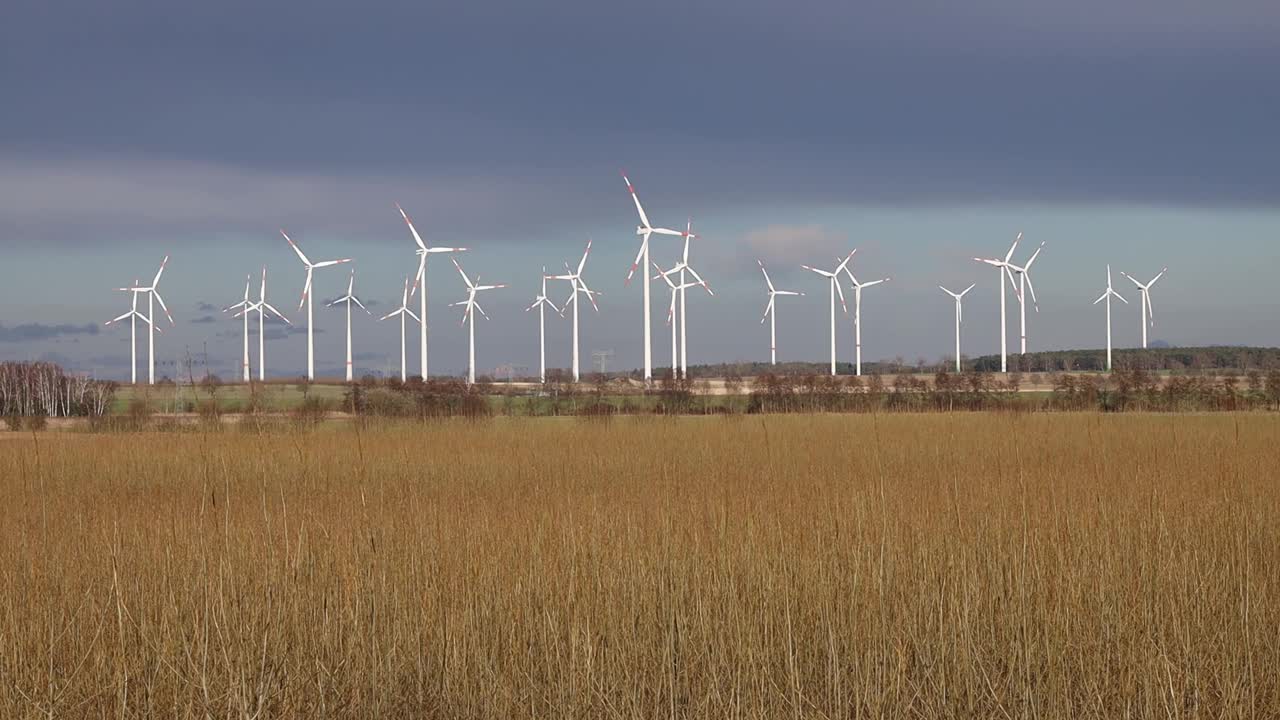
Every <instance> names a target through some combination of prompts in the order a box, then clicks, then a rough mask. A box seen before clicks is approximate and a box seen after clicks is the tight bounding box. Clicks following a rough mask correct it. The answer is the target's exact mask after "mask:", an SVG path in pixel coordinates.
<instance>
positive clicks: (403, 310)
mask: <svg viewBox="0 0 1280 720" xmlns="http://www.w3.org/2000/svg"><path fill="white" fill-rule="evenodd" d="M350 311H351V309H350V306H348V308H347V312H350ZM397 315H399V316H400V382H404V381H405V380H408V379H409V378H408V374H407V373H408V368H407V367H406V363H405V342H404V319H405V317H406V316H407V317H411V318H413V319H414V320H418V316H417V315H414V314H413V311H412V310H410V309H409V278H408V277H405V279H404V294H403V295H401V296H400V307H398V308H396V309H395V310H392V311H391V312H389V313H387V314H386V315H383V316H382V317H380V318H378V322H382V321H383V320H386V319H387V318H393V317H395V316H397Z"/></svg>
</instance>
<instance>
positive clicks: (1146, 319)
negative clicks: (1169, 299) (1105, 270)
mask: <svg viewBox="0 0 1280 720" xmlns="http://www.w3.org/2000/svg"><path fill="white" fill-rule="evenodd" d="M1167 272H1169V268H1164V269H1163V270H1161V271H1160V272H1159V273H1158V274H1157V275H1156V276H1155V277H1153V278H1151V279H1150V280H1149V281H1147V282H1146V283H1145V284H1143V283H1140V282H1138V281H1137V280H1135V279H1134V278H1133V276H1132V275H1130V274H1128V273H1126V272H1123V271H1122V272H1121V273H1120V274H1121V275H1124V276H1125V277H1127V278H1129V280H1130V281H1131V282H1132V283H1133V284H1134V285H1137V286H1138V292H1139V293H1140V294H1141V295H1142V348H1143V349H1144V350H1145V349H1146V347H1147V325H1150V326H1151V327H1155V326H1156V316H1155V310H1153V309H1152V307H1151V286H1153V285H1155V284H1156V281H1157V280H1159V279H1160V278H1162V277H1164V274H1165V273H1167Z"/></svg>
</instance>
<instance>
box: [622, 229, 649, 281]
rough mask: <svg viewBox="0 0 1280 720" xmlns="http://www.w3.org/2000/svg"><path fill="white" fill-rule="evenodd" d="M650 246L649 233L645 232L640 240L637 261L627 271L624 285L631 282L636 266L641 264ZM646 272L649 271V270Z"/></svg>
mask: <svg viewBox="0 0 1280 720" xmlns="http://www.w3.org/2000/svg"><path fill="white" fill-rule="evenodd" d="M648 246H649V234H648V233H645V236H644V239H643V240H641V241H640V249H639V250H638V251H636V259H635V262H633V263H631V269H630V270H628V271H627V281H626V282H624V283H622V286H623V287H626V286H628V285H630V284H631V276H632V275H635V274H636V268H637V267H639V266H640V259H641V258H643V257H644V249H645V248H646V247H648ZM645 272H647V270H646V271H645Z"/></svg>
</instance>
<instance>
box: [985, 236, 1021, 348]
mask: <svg viewBox="0 0 1280 720" xmlns="http://www.w3.org/2000/svg"><path fill="white" fill-rule="evenodd" d="M1021 240H1022V233H1018V236H1017V237H1016V238H1014V239H1013V244H1012V245H1010V246H1009V252H1007V253H1005V254H1004V259H1000V258H980V257H976V258H974V260H976V261H978V262H980V263H986V264H988V265H994V266H995V268H996V271H997V272H999V273H1000V284H999V285H997V286H996V287H997V288H998V289H999V291H1000V372H1008V371H1009V345H1008V343H1009V339H1008V337H1007V335H1008V333H1007V331H1006V330H1005V290H1004V281H1005V276H1006V275H1007V276H1008V277H1009V283H1010V284H1012V285H1013V286H1014V289H1015V290H1016V289H1017V287H1018V286H1017V284H1016V283H1014V281H1013V273H1012V272H1011V271H1010V270H1009V258H1011V257H1013V251H1014V250H1016V249H1017V248H1018V242H1019V241H1021Z"/></svg>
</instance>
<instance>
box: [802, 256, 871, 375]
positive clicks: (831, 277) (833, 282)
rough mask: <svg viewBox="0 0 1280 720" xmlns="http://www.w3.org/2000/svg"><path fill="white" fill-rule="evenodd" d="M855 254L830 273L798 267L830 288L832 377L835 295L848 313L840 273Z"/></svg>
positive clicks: (834, 352) (834, 370)
mask: <svg viewBox="0 0 1280 720" xmlns="http://www.w3.org/2000/svg"><path fill="white" fill-rule="evenodd" d="M856 252H858V251H857V250H856V249H854V250H850V251H849V254H848V255H846V256H845V257H844V260H841V261H840V264H839V265H837V266H836V269H835V270H832V271H830V272H828V271H826V270H820V269H818V268H815V267H810V266H808V265H801V266H800V267H802V268H804V269H805V270H808V271H810V272H815V273H817V274H819V275H821V276H822V277H824V278H826V279H827V284H828V285H830V286H831V374H832V375H835V374H836V295H839V296H840V307H841V308H843V309H844V312H845V313H846V314H847V313H848V312H849V307H848V306H847V305H845V303H844V290H842V289H840V273H841V272H843V271H844V268H845V266H846V265H848V264H849V261H850V260H851V259H853V254H854V253H856Z"/></svg>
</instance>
